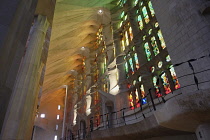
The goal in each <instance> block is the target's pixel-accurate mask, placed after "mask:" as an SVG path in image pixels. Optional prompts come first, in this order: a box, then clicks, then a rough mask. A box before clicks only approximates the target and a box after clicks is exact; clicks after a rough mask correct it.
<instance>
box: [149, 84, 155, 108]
mask: <svg viewBox="0 0 210 140" xmlns="http://www.w3.org/2000/svg"><path fill="white" fill-rule="evenodd" d="M151 90H152V88H150V89H149V96H150V99H151V102H152V106H153V109H154V110H155V111H156V107H155V103H154V101H153V97H152V93H151Z"/></svg>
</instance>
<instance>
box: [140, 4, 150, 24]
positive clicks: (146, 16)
mask: <svg viewBox="0 0 210 140" xmlns="http://www.w3.org/2000/svg"><path fill="white" fill-rule="evenodd" d="M142 12H143V15H144V20H145V23H149V21H150V19H149V16H148V13H147V8H146V6H144V7H143V8H142Z"/></svg>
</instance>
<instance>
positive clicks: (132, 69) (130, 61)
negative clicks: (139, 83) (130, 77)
mask: <svg viewBox="0 0 210 140" xmlns="http://www.w3.org/2000/svg"><path fill="white" fill-rule="evenodd" d="M129 64H130V67H131V73H132V74H134V68H133V61H132V58H130V59H129Z"/></svg>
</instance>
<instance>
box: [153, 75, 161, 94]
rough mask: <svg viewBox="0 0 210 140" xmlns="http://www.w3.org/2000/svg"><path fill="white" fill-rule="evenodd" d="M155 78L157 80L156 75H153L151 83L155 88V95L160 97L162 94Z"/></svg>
mask: <svg viewBox="0 0 210 140" xmlns="http://www.w3.org/2000/svg"><path fill="white" fill-rule="evenodd" d="M157 80H158V79H157V76H154V77H153V85H154V88H155V94H156V96H157V97H161V96H162V94H161V93H160V89H159V87H158V85H157V82H158V81H157Z"/></svg>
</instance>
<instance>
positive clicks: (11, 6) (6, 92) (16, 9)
mask: <svg viewBox="0 0 210 140" xmlns="http://www.w3.org/2000/svg"><path fill="white" fill-rule="evenodd" d="M36 5H37V0H28V1H27V2H26V1H25V0H10V1H7V0H4V1H1V4H0V13H1V14H0V74H1V76H0V77H1V78H0V131H1V128H2V125H3V122H4V118H5V114H6V110H7V107H8V103H9V100H10V96H11V93H12V89H13V86H14V83H15V79H16V76H17V73H18V69H19V65H20V62H21V59H22V57H23V55H24V50H25V44H26V41H27V37H28V34H29V31H30V27H31V24H32V21H33V18H34V12H35V8H36ZM0 133H1V132H0Z"/></svg>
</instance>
